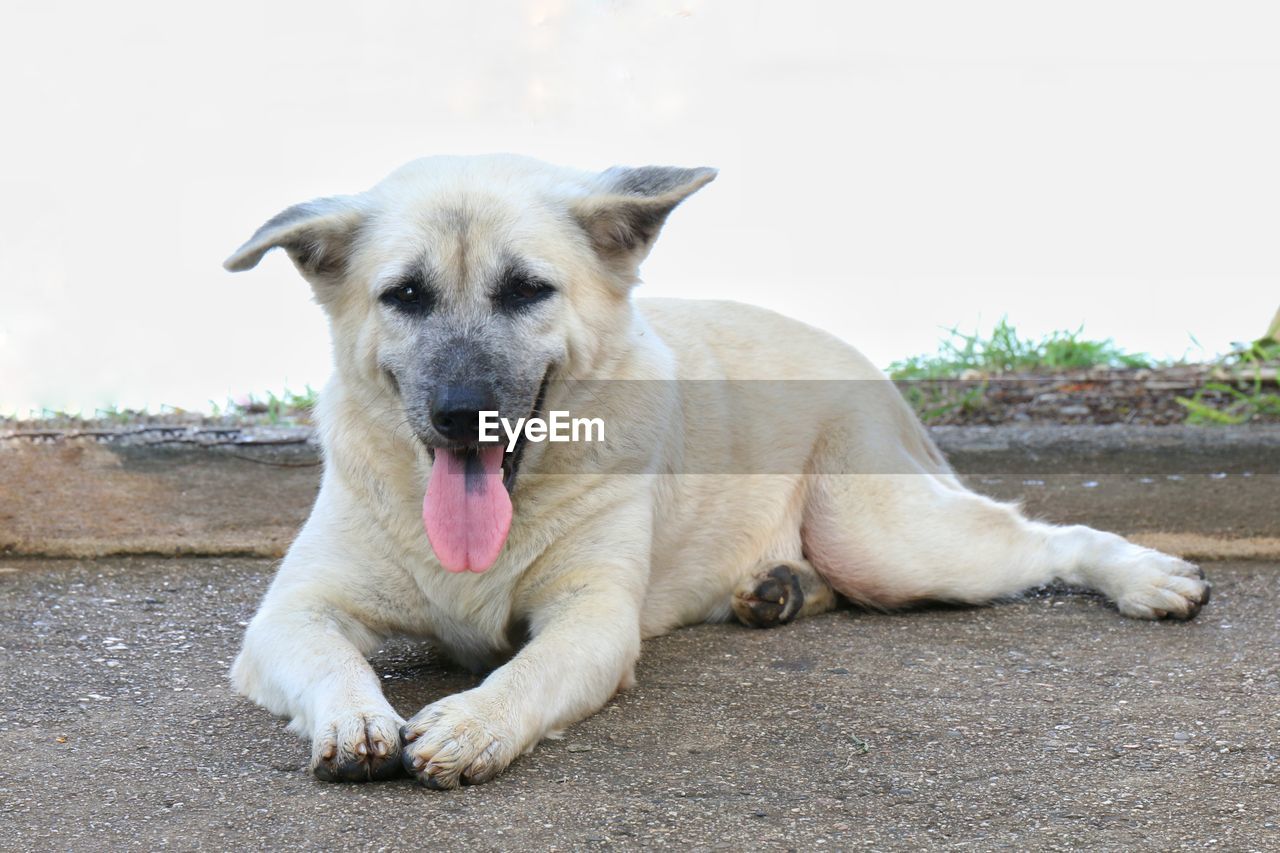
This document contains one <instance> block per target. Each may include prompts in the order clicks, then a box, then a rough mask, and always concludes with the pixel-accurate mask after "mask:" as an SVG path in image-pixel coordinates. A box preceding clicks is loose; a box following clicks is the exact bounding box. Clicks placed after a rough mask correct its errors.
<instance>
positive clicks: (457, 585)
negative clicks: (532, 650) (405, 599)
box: [412, 567, 524, 669]
mask: <svg viewBox="0 0 1280 853" xmlns="http://www.w3.org/2000/svg"><path fill="white" fill-rule="evenodd" d="M414 574H415V575H416V576H417V577H416V578H415V580H416V581H417V583H418V586H419V588H420V589H421V591H422V599H421V603H420V606H419V607H418V608H416V609H417V613H416V614H414V616H413V618H412V622H413V623H414V627H415V629H416V630H415V632H416V633H420V634H423V635H426V636H430V637H431V638H432V639H434V640H435V641H436V642H437V643H439V644H440V645H441V646H442V647H443V648H444V649H445V650H446V651H447V652H448V653H449V654H450V655H451V656H452V657H454V658H455V659H456V660H458V661H459V662H460V663H462V664H464V665H466V666H468V667H471V668H474V669H483V668H486V667H488V666H491V665H492V664H493V663H494V662H496V661H498V660H501V659H502V658H504V657H506V656H508V655H509V654H510V652H511V651H512V649H513V647H514V646H515V645H516V644H518V643H520V642H522V641H523V640H524V636H523V633H522V632H521V630H520V626H519V624H517V623H519V622H520V620H518V619H516V618H514V616H513V612H512V610H513V608H512V601H513V596H514V590H515V580H514V579H508V578H506V577H504V576H503V574H502V573H500V572H499V567H495V568H494V569H493V570H492V573H490V572H486V573H484V574H474V573H461V574H456V575H455V574H448V573H446V572H443V571H441V570H440V569H439V568H438V567H433V568H432V569H428V568H423V569H420V570H418V571H415V573H414Z"/></svg>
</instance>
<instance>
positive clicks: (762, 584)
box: [733, 563, 804, 628]
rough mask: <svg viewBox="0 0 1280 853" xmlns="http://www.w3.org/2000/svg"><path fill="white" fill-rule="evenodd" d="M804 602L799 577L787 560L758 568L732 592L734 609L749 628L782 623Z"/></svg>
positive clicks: (794, 613) (768, 626) (793, 614)
mask: <svg viewBox="0 0 1280 853" xmlns="http://www.w3.org/2000/svg"><path fill="white" fill-rule="evenodd" d="M803 606H804V590H803V589H802V588H801V586H800V578H799V576H798V575H797V574H796V573H795V572H794V571H793V570H792V569H791V567H790V566H788V565H787V564H786V563H779V564H777V565H774V566H770V567H769V568H766V569H761V570H760V571H759V572H756V573H755V574H754V575H751V576H750V577H748V578H747V579H745V580H744V581H743V582H742V583H740V584H738V588H737V589H736V590H734V592H733V613H734V615H735V616H737V617H738V621H739V622H741V623H742V624H743V625H746V626H747V627H748V628H774V627H776V626H778V625H785V624H787V623H788V622H790V621H791V620H792V619H795V618H796V616H797V615H798V614H799V613H800V608H801V607H803Z"/></svg>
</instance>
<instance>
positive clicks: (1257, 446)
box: [0, 424, 1280, 560]
mask: <svg viewBox="0 0 1280 853" xmlns="http://www.w3.org/2000/svg"><path fill="white" fill-rule="evenodd" d="M931 432H932V434H933V436H934V437H935V439H936V440H937V441H938V443H939V445H940V446H941V447H942V449H943V451H944V452H945V453H946V454H947V456H948V458H950V459H951V460H952V463H953V464H954V465H955V467H956V470H957V471H959V472H960V473H961V474H962V475H964V476H965V477H966V479H967V480H968V481H969V483H970V484H971V485H972V486H973V487H974V488H976V489H978V490H979V491H982V492H985V493H987V494H990V495H992V496H993V497H995V498H998V499H1001V500H1016V501H1020V502H1021V503H1022V504H1023V506H1024V508H1025V509H1026V510H1027V511H1028V512H1029V513H1030V514H1032V515H1033V516H1036V517H1043V518H1046V519H1048V520H1052V521H1057V522H1062V523H1087V524H1092V525H1094V526H1098V527H1102V528H1105V529H1109V530H1115V531H1117V532H1120V533H1124V534H1126V535H1131V536H1134V537H1135V538H1137V539H1138V540H1139V541H1142V542H1143V543H1144V544H1148V545H1150V546H1152V547H1158V548H1161V549H1162V550H1166V551H1171V552H1174V553H1179V554H1182V555H1184V556H1187V557H1189V558H1192V559H1202V560H1207V559H1228V558H1230V559H1273V560H1274V559H1280V514H1277V513H1276V512H1275V511H1274V506H1275V505H1276V502H1277V497H1278V496H1280V426H1276V425H1265V426H1257V427H1232V428H1195V427H1185V426H1181V427H1123V426H1104V427H1097V426H1093V427H1076V426H1066V427H1044V426H1038V427H936V428H934V429H932V430H931ZM319 463H320V458H319V452H318V449H317V447H316V446H315V444H314V443H313V436H312V432H311V430H310V429H308V428H303V427H270V426H247V427H237V426H234V425H232V426H227V425H223V424H219V425H213V426H210V425H186V426H170V425H139V426H126V427H123V428H119V429H92V430H25V431H16V430H10V431H8V432H3V433H0V554H4V555H11V556H33V557H71V558H78V559H84V558H95V557H103V556H118V555H149V556H220V557H229V556H249V557H266V558H275V557H279V556H281V555H283V553H284V551H285V549H286V548H287V547H288V544H289V542H290V541H291V540H292V538H293V536H294V534H295V533H296V531H297V529H298V527H299V526H300V525H301V523H302V522H303V520H305V518H306V515H307V512H308V511H309V509H310V506H311V504H312V502H313V501H314V498H315V493H316V489H317V488H318V485H319V480H320V464H319Z"/></svg>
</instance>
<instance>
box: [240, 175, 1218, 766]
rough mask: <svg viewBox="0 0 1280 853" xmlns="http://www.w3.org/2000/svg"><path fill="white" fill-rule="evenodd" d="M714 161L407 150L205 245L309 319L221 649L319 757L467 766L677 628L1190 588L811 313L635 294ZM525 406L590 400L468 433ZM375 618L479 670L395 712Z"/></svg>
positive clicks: (501, 760)
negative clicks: (279, 528)
mask: <svg viewBox="0 0 1280 853" xmlns="http://www.w3.org/2000/svg"><path fill="white" fill-rule="evenodd" d="M715 177H716V172H715V171H714V170H712V169H707V168H692V169H684V168H666V167H640V168H622V167H615V168H611V169H608V170H606V171H603V172H598V173H596V172H583V171H578V170H573V169H568V168H561V167H557V166H552V165H548V164H545V163H541V162H538V161H535V160H531V159H527V158H522V157H514V156H505V155H504V156H487V157H470V158H448V157H433V158H427V159H423V160H418V161H414V162H412V163H410V164H408V165H406V166H404V167H402V168H400V169H399V170H397V171H395V172H394V173H392V174H391V175H390V176H389V177H387V178H386V179H385V180H383V181H382V182H381V183H379V184H378V185H377V186H375V187H374V188H373V189H371V190H369V191H367V192H364V193H362V194H358V195H352V196H340V197H333V198H325V199H321V200H317V201H311V202H306V203H303V204H299V205H296V206H294V207H291V208H289V209H287V210H285V211H284V212H283V213H280V214H279V215H277V216H275V217H274V218H272V219H270V220H269V221H267V222H266V224H264V225H263V226H262V227H261V228H260V229H258V231H257V232H256V233H255V234H254V235H253V236H252V237H251V238H250V239H249V240H248V242H246V243H245V244H244V245H243V246H241V247H240V248H239V249H238V250H237V251H236V252H235V253H234V254H233V255H232V256H231V257H230V258H229V259H228V260H227V261H226V263H225V267H226V268H227V269H228V270H231V271H242V270H248V269H250V268H252V267H254V266H256V265H257V264H258V262H259V260H260V259H261V258H262V257H263V255H264V254H265V253H266V252H268V251H270V250H272V249H274V248H281V249H284V250H285V251H286V252H287V253H288V255H289V257H290V258H291V259H292V261H293V263H294V265H295V266H296V267H297V269H298V271H299V272H300V273H301V275H302V276H303V278H305V279H306V280H307V281H308V282H309V283H310V285H311V287H312V289H313V291H314V296H315V298H316V300H317V301H318V303H319V304H320V305H321V306H322V308H323V310H324V312H325V314H326V317H327V320H328V322H329V326H330V330H331V334H332V340H333V354H334V367H335V370H334V374H333V377H332V379H331V380H330V381H329V383H328V384H327V385H326V386H325V388H324V389H323V391H322V393H321V395H320V398H319V402H318V404H317V410H316V422H317V425H318V432H319V436H320V443H321V447H322V455H323V459H324V473H323V481H322V485H321V488H320V492H319V495H318V497H317V499H316V503H315V506H314V508H313V510H312V512H311V515H310V517H309V518H308V519H307V521H306V523H305V525H304V526H303V527H302V530H301V531H300V532H299V534H298V536H297V539H296V540H295V541H294V542H293V544H292V546H291V547H290V548H289V551H288V554H287V556H286V557H285V559H284V562H283V563H282V565H281V567H280V569H279V572H278V574H277V575H276V577H275V579H274V581H273V582H272V584H271V586H270V588H269V590H268V591H267V593H266V595H265V596H264V598H263V600H262V603H261V606H260V609H259V610H258V611H257V613H256V615H255V616H254V617H253V619H252V621H251V622H250V623H249V625H248V628H247V629H246V631H245V636H244V643H243V647H242V649H241V651H240V653H239V655H238V657H237V659H236V661H235V663H234V665H233V667H232V683H233V686H234V687H235V689H236V690H238V691H239V692H240V693H242V694H243V695H244V696H246V697H248V698H249V699H251V700H253V701H254V702H256V703H258V704H259V705H261V706H263V707H265V708H266V709H268V710H270V711H272V712H274V713H275V714H278V715H281V716H283V717H287V718H288V719H289V720H290V723H289V727H290V729H291V730H292V731H294V732H296V733H298V734H300V735H303V736H306V737H309V738H310V741H311V769H312V771H313V772H314V775H315V776H316V777H317V778H318V779H322V780H326V781H347V782H360V781H369V780H380V779H386V778H389V777H392V776H395V775H398V774H401V773H404V772H407V773H408V774H410V775H412V776H413V777H415V778H416V779H417V780H418V781H419V782H421V783H423V784H424V785H426V786H427V787H431V788H436V789H448V788H453V787H456V786H457V785H459V784H472V783H480V782H484V781H487V780H489V779H492V778H493V777H494V776H495V775H496V774H498V773H499V772H501V771H502V770H503V769H504V768H506V767H507V766H508V765H509V764H510V763H511V762H512V761H513V760H514V759H516V758H517V757H518V756H520V755H521V754H523V753H526V752H528V751H530V750H531V749H533V747H534V746H535V745H536V744H538V743H539V741H541V740H542V739H543V738H545V737H548V736H550V735H554V734H555V733H557V732H559V731H561V730H563V729H564V728H565V727H567V726H569V725H571V724H572V723H574V722H576V721H578V720H581V719H583V718H585V717H587V716H589V715H591V714H593V713H594V712H596V711H598V710H599V709H600V708H601V707H602V706H604V705H605V703H607V702H608V701H609V700H610V698H611V697H612V696H613V695H614V694H615V693H616V692H618V691H620V690H623V689H625V688H627V687H628V686H629V685H630V684H631V683H632V681H633V672H634V667H635V664H636V660H637V658H638V656H639V654H640V647H641V641H642V640H643V639H646V638H649V637H654V636H658V635H660V634H663V633H665V632H668V631H671V630H673V629H675V628H677V627H680V626H684V625H691V624H695V623H701V622H707V621H725V620H729V619H733V618H736V619H737V620H739V621H741V622H742V623H744V624H746V625H748V626H752V627H772V626H776V625H782V624H785V623H788V622H790V621H791V620H793V619H796V618H799V617H803V616H808V615H812V614H816V613H822V612H824V611H828V610H831V609H833V608H835V607H836V606H837V604H838V603H839V602H841V601H844V600H848V601H850V602H854V603H856V604H860V605H863V606H866V607H871V608H879V609H895V608H901V607H905V606H908V605H912V604H916V603H921V602H929V601H940V602H954V603H965V604H984V603H990V602H993V601H996V600H999V599H1002V598H1007V597H1010V596H1013V595H1015V594H1017V593H1019V592H1020V591H1023V590H1026V589H1028V588H1031V587H1035V586H1039V585H1042V584H1045V583H1048V582H1051V581H1053V580H1055V579H1056V580H1061V581H1064V582H1066V583H1069V584H1072V585H1076V586H1081V587H1087V588H1090V589H1094V590H1098V591H1100V592H1101V593H1103V594H1104V595H1105V596H1107V597H1108V598H1109V599H1110V600H1111V601H1113V602H1114V603H1115V606H1116V607H1117V608H1118V610H1119V611H1120V613H1122V614H1124V615H1127V616H1133V617H1137V618H1142V619H1156V618H1163V617H1172V618H1190V617H1192V616H1194V615H1195V614H1196V612H1197V611H1198V610H1199V609H1200V607H1201V606H1202V605H1203V604H1204V603H1205V602H1206V601H1207V600H1208V597H1209V590H1210V587H1209V584H1208V583H1207V581H1206V580H1205V578H1204V574H1203V572H1201V571H1200V570H1199V569H1198V568H1197V567H1196V566H1194V565H1192V564H1191V563H1188V562H1184V561H1183V560H1180V559H1177V558H1175V557H1172V556H1168V555H1165V554H1162V553H1159V552H1156V551H1152V550H1148V549H1145V548H1142V547H1139V546H1137V545H1135V544H1132V543H1130V542H1127V541H1126V540H1124V539H1122V538H1121V537H1119V536H1116V535H1113V534H1110V533H1104V532H1100V531H1097V530H1093V529H1090V528H1088V527H1082V526H1070V527H1059V526H1053V525H1049V524H1045V523H1041V522H1037V521H1032V520H1029V519H1027V518H1025V517H1023V516H1022V515H1021V514H1020V513H1019V511H1018V510H1017V508H1016V507H1014V506H1010V505H1005V504H1000V503H997V502H995V501H992V500H990V499H988V498H986V497H983V496H980V495H978V494H976V493H974V492H971V491H969V490H968V489H967V488H966V487H965V486H964V485H963V484H962V482H961V481H960V480H959V478H958V477H957V476H956V475H955V474H954V473H953V472H952V470H951V469H950V468H949V467H948V465H947V463H946V461H945V460H944V459H943V457H942V455H941V453H940V452H939V451H938V449H937V448H936V447H935V446H934V444H933V443H932V442H931V440H930V438H929V436H928V434H927V433H926V431H925V430H924V428H923V426H922V425H921V424H920V422H919V421H918V420H917V419H916V417H915V415H914V414H913V413H912V411H911V410H910V409H909V407H908V406H907V404H906V403H905V402H904V400H903V399H902V397H901V396H900V395H899V394H898V393H897V391H896V389H895V388H894V387H893V385H892V384H891V383H890V382H888V381H887V380H886V379H885V377H884V375H883V374H882V373H880V372H879V371H878V370H877V369H876V368H875V367H874V366H873V365H872V364H871V363H870V362H869V361H867V360H866V359H865V358H863V357H862V356H861V355H860V354H859V353H858V352H857V351H855V350H854V349H853V348H852V347H850V346H849V345H847V344H845V343H843V342H842V341H840V340H838V339H836V338H835V337H832V336H830V335H828V334H826V333H824V332H821V331H818V330H816V329H813V328H810V327H808V326H806V325H803V324H801V323H799V322H797V321H794V320H790V319H787V318H784V317H782V316H780V315H778V314H775V313H772V312H770V311H766V310H764V309H761V308H756V307H751V306H747V305H742V304H736V303H731V302H704V301H692V300H688V301H686V300H665V299H663V300H642V299H633V298H632V290H633V288H634V286H635V285H636V284H637V282H638V270H639V266H640V263H641V261H642V260H643V259H644V258H645V256H646V255H647V254H648V253H649V251H650V249H651V248H652V246H653V244H654V241H655V239H656V238H657V236H658V234H659V231H660V230H661V229H662V227H663V225H664V223H665V222H666V220H667V218H668V217H669V215H670V214H671V212H672V211H673V210H674V209H675V208H676V207H677V205H679V204H680V203H681V202H683V201H684V200H685V199H686V198H687V197H688V196H690V195H691V194H692V193H694V192H695V191H697V190H698V189H700V188H702V187H703V186H705V185H707V184H708V183H709V182H711V181H712V180H713V179H714V178H715ZM840 389H846V390H847V389H855V391H854V393H843V392H842V391H841V390H840ZM550 411H565V412H573V413H575V414H576V413H578V412H586V413H590V414H595V415H598V416H599V418H600V420H601V421H602V422H603V425H604V427H605V440H604V441H603V442H598V443H592V444H588V443H585V442H581V441H580V442H572V441H570V442H541V443H539V442H534V441H529V440H522V441H517V442H514V446H511V445H510V444H509V443H507V442H500V443H485V442H481V441H479V440H478V438H479V436H478V428H477V423H478V421H479V420H480V417H481V413H485V412H488V413H501V415H503V416H509V417H511V418H525V417H527V416H531V415H536V414H540V413H544V412H550ZM735 413H736V414H735ZM393 635H401V636H410V637H419V638H427V639H430V640H432V641H434V643H435V644H437V645H438V647H439V648H441V649H443V650H444V651H445V652H446V653H447V654H449V655H450V656H451V657H452V658H454V659H455V660H456V661H458V662H460V663H461V664H463V665H465V666H467V667H470V668H472V669H474V670H477V671H481V672H489V674H488V675H487V677H486V678H485V679H484V680H483V682H482V683H480V685H479V686H477V687H475V688H473V689H471V690H467V691H464V692H462V693H458V694H455V695H451V696H448V697H446V698H443V699H441V700H439V701H437V702H434V703H432V704H430V705H428V706H427V707H425V708H423V709H421V710H420V711H418V712H417V713H416V714H414V715H412V716H411V717H409V718H408V719H405V718H404V717H402V716H401V715H400V713H399V712H398V711H397V710H396V709H395V708H393V707H392V706H391V705H390V704H389V703H388V702H387V700H386V698H385V697H384V696H383V692H382V688H381V686H380V684H379V679H378V676H377V674H376V673H375V672H374V671H373V669H372V668H371V667H370V665H369V663H368V660H367V656H368V655H369V654H370V653H372V652H373V651H374V649H375V648H376V647H377V646H378V645H379V644H380V643H381V642H382V641H383V640H384V639H385V638H387V637H390V636H393Z"/></svg>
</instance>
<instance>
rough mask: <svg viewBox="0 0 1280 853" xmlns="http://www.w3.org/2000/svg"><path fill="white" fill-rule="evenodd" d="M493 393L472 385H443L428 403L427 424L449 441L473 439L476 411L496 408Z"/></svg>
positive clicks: (477, 425) (477, 424) (477, 428)
mask: <svg viewBox="0 0 1280 853" xmlns="http://www.w3.org/2000/svg"><path fill="white" fill-rule="evenodd" d="M497 408H498V406H497V404H496V403H495V402H494V399H493V393H492V392H491V391H489V390H487V389H484V388H479V387H476V386H474V385H446V386H445V387H444V388H442V389H440V392H439V393H438V394H437V395H436V399H435V402H433V403H432V405H431V425H432V426H433V427H435V430H436V432H438V433H440V435H442V436H444V437H445V438H447V439H449V440H450V441H475V440H476V439H477V438H478V437H479V434H480V413H481V412H493V411H497Z"/></svg>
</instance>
